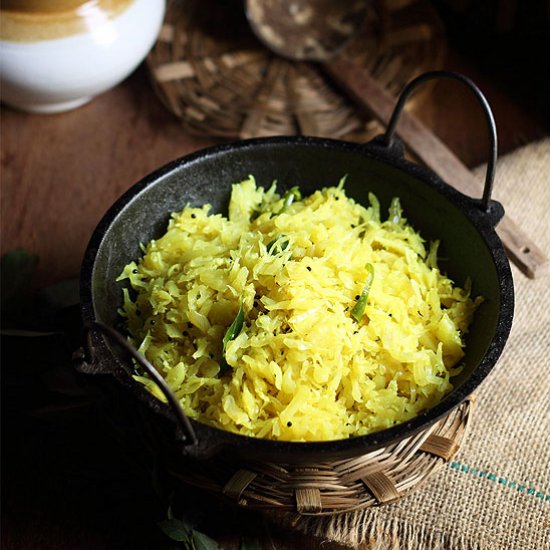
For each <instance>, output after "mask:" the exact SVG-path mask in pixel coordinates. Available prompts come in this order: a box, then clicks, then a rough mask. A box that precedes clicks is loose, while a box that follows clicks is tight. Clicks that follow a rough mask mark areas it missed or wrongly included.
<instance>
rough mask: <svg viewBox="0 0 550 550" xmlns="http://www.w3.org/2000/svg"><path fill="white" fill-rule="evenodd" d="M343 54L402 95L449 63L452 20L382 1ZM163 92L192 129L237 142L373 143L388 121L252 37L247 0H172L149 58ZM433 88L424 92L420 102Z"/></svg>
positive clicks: (415, 3) (318, 71)
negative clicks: (306, 138)
mask: <svg viewBox="0 0 550 550" xmlns="http://www.w3.org/2000/svg"><path fill="white" fill-rule="evenodd" d="M370 6H371V7H370V11H369V15H368V17H367V19H366V21H365V28H364V31H363V32H362V33H361V34H360V35H359V36H357V38H355V39H354V40H352V41H351V42H350V44H349V45H348V47H347V48H346V49H345V50H344V52H342V53H341V54H339V55H342V56H344V57H346V58H348V59H350V60H352V61H353V62H355V63H357V64H358V66H359V67H362V68H364V69H366V70H368V71H369V72H370V73H371V74H372V75H373V76H374V77H375V78H376V79H377V80H378V81H379V82H380V83H381V84H382V85H383V86H384V87H385V88H386V89H387V90H388V91H390V92H391V93H393V94H394V95H395V94H397V93H398V92H399V91H400V90H401V88H402V87H403V86H404V85H405V84H406V83H407V82H409V81H410V80H411V79H412V78H414V77H415V76H417V75H418V74H420V73H422V72H424V71H427V70H431V69H436V68H439V67H440V66H441V64H442V62H443V58H444V55H445V49H446V48H445V46H446V44H445V38H444V34H443V29H442V24H441V22H440V20H439V18H438V16H437V15H436V13H435V11H434V8H433V7H432V6H431V4H430V3H429V2H428V1H427V0H376V1H374V2H372V3H371V5H370ZM147 65H148V67H149V70H150V74H151V77H152V81H153V85H154V88H155V90H156V92H157V94H158V96H159V97H160V99H161V100H162V101H163V103H164V104H165V105H166V107H167V108H168V109H169V110H170V111H171V112H172V113H174V114H175V115H176V116H177V117H179V119H180V120H181V122H182V124H183V126H184V127H185V128H186V130H187V131H188V132H190V133H193V134H195V135H200V136H208V137H220V138H228V139H236V138H250V137H259V136H268V135H294V134H308V135H315V136H323V137H333V138H340V139H347V140H351V141H366V140H368V139H370V138H372V137H374V136H375V135H377V134H378V133H380V130H381V128H380V126H379V125H378V123H377V122H376V121H375V120H374V119H373V118H372V117H371V116H370V114H369V113H367V112H365V111H364V110H363V109H361V108H359V107H358V106H357V105H355V104H354V103H353V102H352V101H351V100H350V99H349V98H348V97H347V96H346V95H345V94H344V93H343V92H341V91H340V90H339V89H338V88H337V87H336V86H335V85H334V83H332V82H331V81H330V79H329V78H328V77H327V76H326V75H325V73H324V72H323V69H322V65H317V64H314V63H308V62H294V61H290V60H287V59H284V58H282V57H279V56H277V55H275V54H273V53H272V52H270V51H269V50H268V49H266V48H265V47H264V46H263V45H262V44H261V43H260V42H259V41H258V40H257V39H256V37H255V36H254V35H253V34H252V31H251V30H250V28H249V25H248V22H247V20H246V17H245V15H244V9H243V6H242V2H241V1H240V0H231V1H227V2H219V1H218V0H172V1H171V2H169V4H168V8H167V12H166V16H165V21H164V25H163V27H162V29H161V32H160V34H159V38H158V40H157V43H156V44H155V46H154V47H153V49H152V51H151V52H150V54H149V56H148V58H147ZM427 94H429V89H426V91H425V93H423V94H422V93H421V94H417V95H416V96H415V101H422V99H423V98H424V97H425V96H426V95H427Z"/></svg>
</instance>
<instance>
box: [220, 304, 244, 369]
mask: <svg viewBox="0 0 550 550" xmlns="http://www.w3.org/2000/svg"><path fill="white" fill-rule="evenodd" d="M243 326H244V309H243V303H242V301H241V305H240V307H239V311H238V312H237V316H236V317H235V319H234V321H233V322H232V323H231V324H230V325H229V328H228V329H227V331H226V332H225V336H224V337H223V349H222V364H221V369H222V371H223V370H226V369H227V368H228V367H229V365H228V364H227V361H226V358H225V351H226V349H227V345H228V344H229V342H231V340H235V338H237V336H239V334H240V333H241V330H242V329H243Z"/></svg>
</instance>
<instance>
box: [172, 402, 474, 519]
mask: <svg viewBox="0 0 550 550" xmlns="http://www.w3.org/2000/svg"><path fill="white" fill-rule="evenodd" d="M472 409H473V401H472V400H471V399H470V400H467V401H465V402H464V403H463V404H462V405H461V406H460V407H458V408H456V409H455V410H454V411H452V412H451V413H450V414H449V415H448V416H447V417H445V418H443V419H442V420H440V421H438V422H437V423H435V424H434V425H432V426H430V427H429V428H427V429H426V430H425V431H423V432H421V433H419V434H418V435H416V436H414V437H410V438H406V439H403V440H401V441H399V442H397V443H394V444H392V445H389V446H387V447H384V448H381V449H377V450H376V451H372V452H370V453H367V454H364V455H359V456H355V457H352V458H349V459H346V460H338V461H333V462H320V463H314V464H305V465H300V466H289V465H287V464H274V463H266V462H257V461H254V459H253V457H251V459H250V460H249V461H246V462H243V461H242V459H241V460H238V461H237V460H235V459H231V458H230V457H228V456H226V455H225V454H224V456H223V457H221V458H214V459H211V460H205V461H200V462H198V461H187V460H185V461H184V462H180V463H178V464H177V467H176V466H174V465H173V466H172V467H171V468H170V469H169V471H170V474H171V475H172V476H173V477H174V478H175V479H176V480H180V481H183V482H184V483H186V484H188V485H192V486H194V487H198V488H200V489H202V490H204V491H207V492H209V493H211V494H214V495H216V496H218V497H223V498H224V499H227V500H229V501H230V502H233V503H236V504H238V505H240V506H243V507H246V508H250V509H257V510H273V511H279V512H293V513H298V514H301V515H329V514H336V513H341V512H350V511H352V510H358V509H361V508H366V507H369V506H373V505H378V504H386V503H389V502H394V501H395V500H398V499H400V498H403V497H404V496H406V495H408V494H410V493H411V492H412V491H414V490H415V489H418V487H420V486H421V485H422V484H423V483H424V482H425V481H426V480H427V479H428V478H429V477H430V476H431V475H433V474H434V473H435V472H436V471H437V470H438V469H439V468H441V467H442V466H443V465H444V464H445V463H447V462H449V461H450V460H451V459H452V458H453V456H454V455H455V454H456V452H457V451H458V449H459V448H460V446H461V444H462V442H463V440H464V437H465V435H466V431H467V428H468V425H469V422H470V419H471V416H472Z"/></svg>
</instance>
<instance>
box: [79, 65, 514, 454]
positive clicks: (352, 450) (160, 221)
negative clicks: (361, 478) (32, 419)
mask: <svg viewBox="0 0 550 550" xmlns="http://www.w3.org/2000/svg"><path fill="white" fill-rule="evenodd" d="M442 77H443V78H451V79H454V80H456V81H458V82H460V83H463V84H465V85H467V86H468V87H469V88H470V89H471V90H472V91H473V92H474V94H475V96H476V97H477V99H478V100H479V101H480V103H481V105H482V107H483V110H484V113H485V116H486V119H487V122H488V126H489V136H490V142H491V152H492V154H491V158H490V159H489V163H488V168H487V174H486V180H485V188H484V193H483V197H482V199H474V198H470V197H467V196H465V195H463V194H462V193H459V192H458V191H456V190H455V189H453V188H452V187H450V186H449V185H448V184H447V183H445V182H444V181H442V180H441V179H440V178H439V177H438V176H437V175H435V174H434V173H432V172H430V171H429V170H427V169H425V168H423V167H421V166H419V165H416V164H413V163H411V162H408V161H407V160H405V158H404V154H403V146H402V144H401V143H400V142H399V141H398V140H397V139H396V138H395V137H394V130H395V127H396V125H397V122H398V119H399V115H400V112H401V109H402V108H403V104H404V102H405V100H406V98H407V97H408V96H409V94H410V93H411V92H412V91H413V90H414V89H415V88H416V87H417V86H418V85H420V84H422V83H423V82H425V81H426V80H430V79H432V78H442ZM496 156H497V145H496V129H495V123H494V119H493V116H492V113H491V110H490V107H489V105H488V104H487V101H486V99H485V97H484V96H483V94H482V93H481V92H480V90H479V89H478V88H477V86H475V84H474V83H472V82H471V81H470V80H469V79H467V78H466V77H464V76H462V75H459V74H457V73H448V72H442V71H438V72H434V73H427V74H425V75H422V76H421V77H419V78H418V79H415V80H413V81H412V82H411V83H410V84H409V85H408V86H407V87H406V89H405V90H404V92H403V93H402V95H401V99H400V101H399V102H398V103H397V107H396V109H395V111H394V113H393V116H392V120H391V122H390V124H389V126H388V129H387V131H386V133H385V134H384V135H383V136H380V137H378V138H376V139H374V140H373V141H371V142H369V143H367V144H365V145H358V144H355V143H348V142H343V141H337V140H329V139H319V138H311V137H273V138H265V139H253V140H247V141H241V142H235V143H231V144H227V145H222V146H218V147H213V148H209V149H205V150H202V151H199V152H196V153H194V154H191V155H189V156H186V157H184V158H181V159H179V160H176V161H174V162H172V163H170V164H168V165H167V166H164V167H163V168H161V169H159V170H157V171H156V172H154V173H153V174H151V175H150V176H148V177H146V178H144V179H143V180H141V181H140V182H139V183H137V184H136V185H135V186H133V187H132V188H131V189H129V190H128V191H127V192H126V193H125V194H124V195H123V196H122V197H121V198H120V199H119V200H118V201H116V202H115V204H114V205H113V206H112V207H111V208H110V209H109V211H108V212H107V213H106V214H105V216H104V218H103V219H102V220H101V222H100V223H99V225H98V226H97V228H96V230H95V232H94V234H93V235H92V238H91V240H90V243H89V246H88V248H87V250H86V253H85V257H84V261H83V266H82V273H81V304H82V305H81V307H82V316H83V320H84V323H85V326H86V327H87V329H88V332H87V334H88V339H87V344H86V351H85V352H82V353H80V354H77V366H78V368H79V369H80V370H81V371H82V372H85V373H92V374H110V375H112V376H114V377H115V378H116V379H117V380H118V381H119V382H120V384H121V386H122V387H124V388H125V389H126V390H127V391H129V392H130V393H131V394H133V395H134V396H136V398H137V399H138V401H139V402H141V403H142V404H144V405H145V407H146V409H147V410H148V411H150V412H151V415H152V417H153V418H154V419H155V422H157V423H160V424H166V422H168V424H169V425H170V426H172V428H175V432H174V430H173V429H172V430H170V432H168V433H170V434H171V435H170V437H172V438H173V439H172V445H173V446H174V447H175V444H176V443H177V444H178V445H179V447H180V451H181V453H182V454H183V455H185V456H188V457H195V458H205V457H211V456H214V455H216V454H217V453H219V452H220V451H223V452H224V453H230V454H231V455H232V456H235V457H237V458H238V457H243V458H245V457H254V458H255V459H257V460H263V461H269V462H277V463H285V464H298V463H308V462H314V461H327V460H336V459H340V458H348V457H352V456H359V455H364V454H365V453H367V452H370V451H372V450H374V449H377V448H380V447H382V446H385V445H388V444H390V443H393V442H396V441H399V440H402V439H404V438H407V437H410V436H412V435H414V434H417V433H419V432H420V431H422V430H425V429H426V428H427V427H429V426H430V425H432V424H433V423H434V422H436V421H437V420H438V419H440V418H441V417H443V416H445V415H447V414H448V413H449V412H450V411H452V410H453V409H454V408H456V407H457V406H458V405H459V404H461V403H462V402H464V400H465V399H467V398H468V396H469V395H470V394H471V393H472V392H473V391H474V390H475V389H476V388H477V387H478V385H479V384H480V383H481V382H482V381H483V379H484V378H485V377H486V376H487V375H488V374H489V372H490V371H491V369H492V368H493V367H494V365H495V363H496V361H497V360H498V358H499V356H500V354H501V352H502V350H503V348H504V345H505V342H506V339H507V337H508V334H509V331H510V328H511V324H512V317H513V304H514V291H513V283H512V276H511V272H510V267H509V263H508V259H507V257H506V254H505V251H504V249H503V246H502V243H501V241H500V240H499V238H498V236H497V234H496V232H495V229H494V227H495V225H496V224H497V223H498V221H499V220H500V219H501V217H502V216H503V214H504V209H503V208H502V206H501V205H500V204H499V203H498V202H496V201H493V200H491V198H490V197H491V189H492V183H493V177H494V170H495V162H496ZM249 174H254V176H255V177H256V179H257V181H259V182H271V181H273V180H274V179H277V180H278V183H279V186H280V187H283V188H284V187H285V186H287V187H288V188H290V187H291V186H293V185H298V186H299V187H300V189H301V190H302V191H303V192H304V193H308V192H312V191H314V190H315V189H316V188H318V187H320V186H326V185H328V184H330V182H337V181H339V179H340V178H341V177H342V175H343V174H347V175H348V179H347V183H346V192H347V193H348V195H349V196H351V197H352V198H354V199H355V200H357V201H358V202H360V203H362V204H366V203H367V202H368V201H367V195H368V193H369V192H373V193H375V194H376V195H377V196H378V198H379V199H380V202H381V205H382V207H387V206H388V204H389V202H390V200H391V198H392V197H393V196H399V197H400V200H401V203H402V205H403V208H404V210H405V211H406V212H407V218H408V220H409V221H410V223H411V224H412V225H413V227H415V229H417V230H419V231H420V233H421V234H422V235H423V237H424V238H426V239H432V240H433V239H440V240H441V243H442V244H441V249H440V252H441V256H442V257H444V258H448V261H446V262H445V263H444V264H442V269H443V270H444V271H446V273H447V274H448V275H449V276H450V277H451V278H452V279H453V280H456V281H464V280H465V279H466V278H467V277H470V278H471V280H472V284H473V293H474V294H476V295H478V294H480V295H482V296H484V298H485V301H484V303H483V304H482V305H481V306H480V308H479V309H478V311H477V313H476V315H475V319H474V321H473V324H472V325H471V327H470V331H469V334H468V335H467V338H466V355H465V357H464V365H465V366H464V369H463V371H462V372H461V374H459V375H458V376H457V377H455V378H454V379H453V384H454V386H455V389H454V390H453V391H452V392H451V393H450V394H449V395H447V396H446V397H445V398H444V399H443V400H442V401H441V402H440V403H439V404H437V405H436V406H435V407H433V408H431V409H429V410H426V411H424V412H423V413H422V414H420V415H419V416H417V417H416V418H414V419H412V420H410V421H408V422H406V423H403V424H400V425H397V426H395V427H392V428H390V429H387V430H383V431H380V432H377V433H373V434H370V435H366V436H360V437H354V438H349V439H345V440H337V441H328V442H311V443H309V442H308V443H304V442H288V441H272V440H264V439H257V438H251V437H245V436H242V435H237V434H234V433H230V432H226V431H223V430H219V429H217V428H213V427H211V426H208V425H205V424H201V423H198V422H196V421H194V420H189V419H187V418H186V417H185V415H184V414H183V412H182V410H181V408H180V406H179V404H178V402H177V399H176V398H175V397H174V396H173V394H172V393H171V391H170V390H169V389H168V387H167V386H166V384H163V383H162V378H161V377H160V376H159V375H158V374H156V371H155V370H154V369H153V367H151V366H150V365H149V364H148V363H147V361H146V360H144V359H143V358H141V357H139V356H137V354H136V352H135V351H133V350H131V349H130V348H129V346H128V344H127V343H126V341H125V338H124V337H122V336H120V335H118V334H117V333H116V332H115V331H114V330H113V329H112V328H109V327H115V326H117V325H118V323H119V319H118V314H117V308H118V306H119V304H120V303H121V300H122V289H121V283H116V282H115V280H116V278H117V276H118V275H119V274H120V273H121V271H122V269H123V267H124V266H125V265H126V264H127V263H129V262H130V261H131V260H134V259H135V258H137V257H139V256H140V249H139V243H143V242H148V241H150V240H151V239H153V238H157V237H159V236H160V235H162V234H163V233H164V231H165V228H166V224H167V221H168V219H169V216H170V214H171V213H172V212H174V211H178V210H181V208H182V207H183V206H184V205H185V204H186V203H189V204H191V205H193V206H201V205H202V204H204V203H205V202H209V203H210V204H212V207H213V211H214V212H216V211H218V212H223V211H224V210H225V209H226V207H227V202H228V198H229V193H230V189H231V184H232V183H234V182H236V181H242V180H243V179H244V178H245V177H246V176H248V175H249ZM360 181H362V182H365V181H368V182H371V183H370V184H369V187H368V188H367V187H362V186H359V185H358V183H357V182H360ZM132 355H133V356H134V357H136V359H137V360H138V361H139V362H140V363H141V364H142V366H143V368H145V369H147V370H149V371H151V372H150V374H151V375H152V376H154V377H155V379H156V380H157V381H158V383H159V385H160V387H161V389H162V390H163V391H164V393H165V395H166V397H167V400H168V405H166V404H163V403H161V402H160V401H159V400H157V399H156V398H155V397H153V396H152V395H151V394H149V393H148V392H147V391H146V390H145V389H144V388H143V386H142V385H141V384H139V383H137V382H135V381H134V380H133V379H132V377H131V371H132V360H131V357H132ZM164 429H166V426H165V427H164ZM174 433H175V438H174V437H173V434H174ZM180 456H181V455H180Z"/></svg>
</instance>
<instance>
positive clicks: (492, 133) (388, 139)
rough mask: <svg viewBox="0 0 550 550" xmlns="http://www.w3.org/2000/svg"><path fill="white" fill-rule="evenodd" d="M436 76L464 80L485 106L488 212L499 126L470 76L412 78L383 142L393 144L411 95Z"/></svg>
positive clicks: (440, 73) (450, 74)
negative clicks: (402, 112) (487, 146)
mask: <svg viewBox="0 0 550 550" xmlns="http://www.w3.org/2000/svg"><path fill="white" fill-rule="evenodd" d="M436 78H447V79H451V80H457V81H458V82H462V83H463V84H465V85H466V86H467V87H468V88H470V90H471V91H472V92H473V93H474V95H475V96H476V98H477V99H478V100H479V102H480V103H481V106H482V108H483V112H484V114H485V119H486V121H487V126H488V129H489V142H490V157H489V161H488V163H487V172H486V175H485V185H484V188H483V197H482V199H481V204H482V206H483V208H484V209H485V211H486V212H488V211H489V208H490V202H491V192H492V190H493V181H494V178H495V167H496V162H497V153H498V148H497V128H496V124H495V118H494V116H493V112H492V111H491V107H490V106H489V102H488V101H487V99H486V97H485V96H484V95H483V93H482V92H481V90H480V89H479V88H478V87H477V85H476V84H475V83H474V82H472V81H471V80H470V79H469V78H468V77H466V76H464V75H463V74H460V73H456V72H452V71H431V72H427V73H424V74H422V75H420V76H418V77H417V78H415V79H414V80H411V82H409V83H408V84H407V85H406V86H405V88H404V89H403V91H402V92H401V95H400V96H399V99H398V100H397V104H396V105H395V108H394V110H393V113H392V116H391V118H390V121H389V123H388V126H387V128H386V133H385V134H384V136H383V142H384V144H385V145H386V146H388V147H389V146H390V145H391V144H392V140H393V136H394V133H395V128H396V126H397V122H398V120H399V116H400V114H401V111H402V110H403V108H404V106H405V102H406V101H407V99H408V98H409V96H410V95H411V94H412V93H413V92H414V91H415V90H416V88H418V87H419V86H421V85H422V84H424V83H425V82H426V81H428V80H434V79H436Z"/></svg>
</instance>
